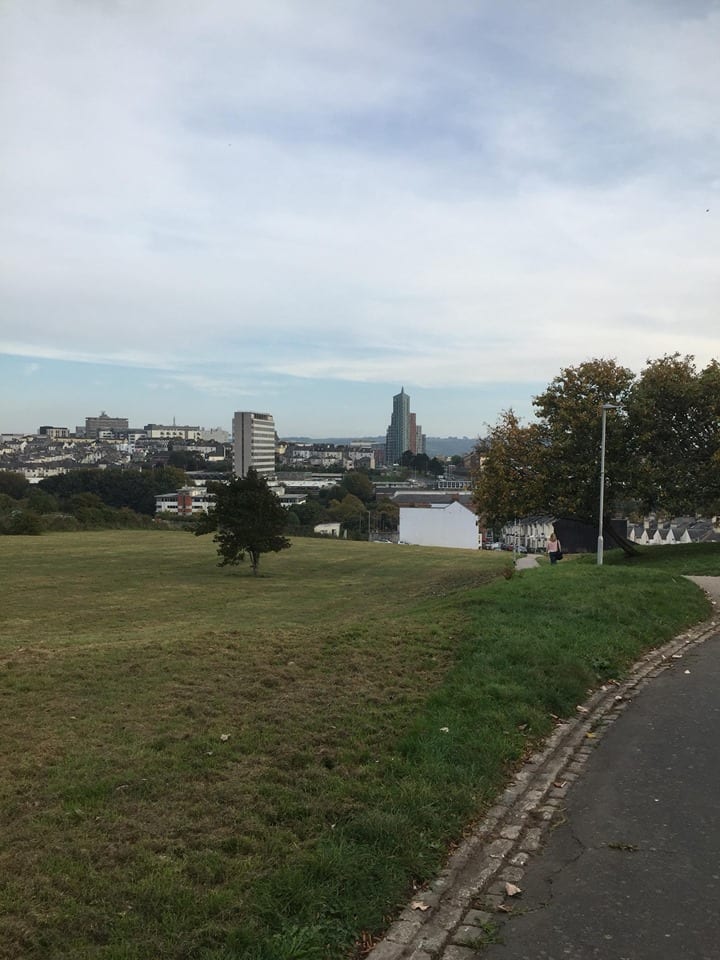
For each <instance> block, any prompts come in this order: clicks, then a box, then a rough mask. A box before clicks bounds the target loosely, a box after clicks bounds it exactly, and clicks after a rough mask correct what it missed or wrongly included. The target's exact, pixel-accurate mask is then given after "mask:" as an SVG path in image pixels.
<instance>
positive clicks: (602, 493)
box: [597, 403, 618, 567]
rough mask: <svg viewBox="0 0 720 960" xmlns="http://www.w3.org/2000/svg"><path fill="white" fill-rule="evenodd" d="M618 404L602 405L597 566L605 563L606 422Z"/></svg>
mask: <svg viewBox="0 0 720 960" xmlns="http://www.w3.org/2000/svg"><path fill="white" fill-rule="evenodd" d="M617 409H618V404H617V403H604V404H603V405H602V438H601V440H600V518H599V521H598V540H597V565H598V566H599V567H601V566H602V562H603V547H604V542H603V510H604V507H605V420H606V418H607V412H608V410H617Z"/></svg>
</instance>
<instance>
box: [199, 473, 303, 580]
mask: <svg viewBox="0 0 720 960" xmlns="http://www.w3.org/2000/svg"><path fill="white" fill-rule="evenodd" d="M208 492H209V493H211V494H213V496H214V498H215V505H214V507H213V509H211V510H210V511H209V513H208V514H207V515H206V516H205V517H203V518H202V519H201V520H200V522H199V523H198V527H197V529H196V531H195V532H196V535H197V536H201V535H203V534H205V533H212V532H213V531H215V537H214V538H213V540H214V542H215V543H217V545H218V555H219V556H220V561H219V564H218V565H219V566H221V567H224V566H226V565H235V564H238V563H242V562H243V561H244V559H245V557H246V556H248V557H249V558H250V564H251V566H252V571H253V574H255V575H257V572H258V567H259V564H260V557H261V556H262V554H263V553H278V552H279V551H280V550H286V549H287V548H288V547H289V546H290V545H291V544H290V541H289V540H288V539H287V538H286V537H284V536H283V533H284V532H285V530H286V529H287V525H288V516H287V513H286V511H285V508H284V507H283V505H282V504H281V503H280V500H279V499H278V498H277V497H276V496H275V494H274V493H273V492H272V490H271V489H270V487H269V486H268V483H267V480H266V479H265V478H264V477H261V476H260V475H259V474H258V473H257V471H256V470H254V469H252V468H251V469H250V470H248V472H247V476H245V477H235V478H233V479H232V480H230V482H229V483H215V482H211V483H209V484H208Z"/></svg>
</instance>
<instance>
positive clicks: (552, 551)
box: [546, 530, 562, 564]
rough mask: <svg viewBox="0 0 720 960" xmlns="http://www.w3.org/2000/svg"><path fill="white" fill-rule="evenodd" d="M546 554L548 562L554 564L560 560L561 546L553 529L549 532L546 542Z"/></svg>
mask: <svg viewBox="0 0 720 960" xmlns="http://www.w3.org/2000/svg"><path fill="white" fill-rule="evenodd" d="M546 549H547V555H548V557H550V563H551V564H555V563H557V562H558V560H562V548H561V547H560V541H559V540H558V538H557V537H556V536H555V531H554V530H553V532H552V533H551V534H550V537H549V539H548V542H547V544H546Z"/></svg>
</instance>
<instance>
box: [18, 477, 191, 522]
mask: <svg viewBox="0 0 720 960" xmlns="http://www.w3.org/2000/svg"><path fill="white" fill-rule="evenodd" d="M186 483H187V477H186V475H185V473H184V471H182V470H179V469H177V468H176V467H156V468H152V469H147V470H121V469H115V468H111V469H107V470H98V469H90V468H86V469H82V470H70V471H68V473H64V474H58V476H55V477H47V478H46V479H44V480H41V481H40V482H39V483H38V484H31V483H29V482H28V480H27V479H26V478H25V477H24V476H23V475H22V474H19V473H11V472H3V471H0V534H3V533H4V534H36V533H42V532H44V531H45V530H88V529H98V528H114V527H121V528H125V527H146V526H151V525H152V522H153V520H152V518H153V517H154V515H155V496H156V495H157V494H160V493H169V492H170V491H172V490H177V488H178V487H181V486H183V485H184V484H186Z"/></svg>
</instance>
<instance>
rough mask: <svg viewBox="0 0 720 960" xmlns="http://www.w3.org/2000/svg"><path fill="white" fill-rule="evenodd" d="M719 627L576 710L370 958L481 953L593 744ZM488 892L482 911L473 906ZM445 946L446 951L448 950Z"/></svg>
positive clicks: (665, 651)
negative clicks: (637, 697)
mask: <svg viewBox="0 0 720 960" xmlns="http://www.w3.org/2000/svg"><path fill="white" fill-rule="evenodd" d="M719 629H720V619H718V618H714V619H712V620H710V621H706V622H705V623H703V624H701V625H699V626H697V627H694V628H692V629H690V630H688V631H686V632H685V633H683V634H680V635H679V636H678V637H676V638H675V639H674V640H671V641H670V642H669V643H667V644H665V645H664V646H663V647H660V648H659V649H656V650H652V651H651V652H650V653H648V654H646V656H644V657H643V658H642V659H641V660H639V661H638V662H637V663H636V664H635V665H634V666H633V667H632V669H631V671H630V674H629V676H628V678H627V679H626V680H625V681H623V682H621V683H617V684H615V683H613V684H608V685H606V686H604V687H602V688H601V689H600V690H597V691H596V692H595V693H594V694H593V695H592V696H591V697H590V698H589V699H588V700H587V701H586V702H585V703H584V704H583V705H581V706H578V708H577V709H578V715H577V716H576V717H574V718H572V719H570V720H566V721H562V722H560V723H559V724H558V725H557V727H556V728H555V730H554V731H553V733H552V734H551V735H550V736H549V737H548V738H547V740H545V742H544V745H543V748H542V749H541V750H540V751H538V752H537V753H535V754H533V755H532V756H531V757H530V758H529V760H528V761H527V762H526V763H525V764H524V765H523V768H522V770H520V771H519V772H518V773H517V774H516V776H515V777H514V779H513V780H512V782H511V783H510V785H509V786H508V787H507V788H506V789H505V790H504V792H503V793H502V794H501V795H500V796H499V798H498V800H497V802H496V804H495V805H494V806H493V807H492V808H491V809H489V810H488V811H487V814H486V815H485V817H484V819H483V820H482V821H481V822H480V823H478V824H477V826H476V827H475V828H474V830H473V832H472V833H471V835H470V836H469V837H467V838H466V839H465V840H463V842H462V843H461V845H460V846H459V847H458V849H457V850H456V851H455V852H454V853H453V854H452V855H451V857H450V858H449V860H448V862H447V864H446V866H445V868H444V869H443V870H442V871H441V873H440V874H439V875H438V877H437V878H436V879H435V880H433V881H432V882H431V883H430V884H429V886H428V887H427V889H425V890H423V891H421V892H419V893H418V894H417V895H416V896H415V897H414V898H413V899H412V901H411V902H410V903H409V904H408V906H406V907H405V909H404V910H403V912H402V913H401V914H400V917H399V919H398V920H396V921H395V923H393V924H392V926H391V927H390V929H389V930H388V932H387V934H386V936H385V938H384V939H383V940H382V941H380V942H379V943H378V944H377V945H376V946H375V947H374V948H373V949H372V950H371V951H370V953H369V954H368V960H434V958H441V960H464V958H468V960H469V958H471V957H473V956H477V954H476V953H475V950H474V949H468V948H469V947H470V944H474V945H476V944H477V943H478V942H480V941H481V940H482V937H483V934H484V933H485V930H484V929H483V927H484V925H487V923H488V922H489V921H490V920H491V917H492V913H493V912H497V911H498V910H500V911H502V910H503V909H506V903H507V901H508V900H509V896H508V892H507V888H506V884H517V883H518V881H519V880H520V879H521V878H522V876H523V874H524V868H525V865H526V864H527V862H528V860H529V859H530V855H531V854H532V853H534V852H535V851H536V850H538V849H539V848H540V846H541V843H542V841H543V838H544V837H545V835H546V834H547V832H548V830H549V828H550V826H551V824H552V821H553V820H554V819H556V817H557V815H558V812H559V808H560V807H561V806H562V803H563V800H564V797H565V795H566V793H567V791H568V789H569V788H570V787H571V785H572V783H573V782H574V781H575V780H577V779H578V776H579V775H580V773H581V772H582V769H583V765H584V764H585V763H586V761H587V759H588V757H589V756H590V754H591V752H592V750H593V748H594V747H595V746H596V745H597V742H598V740H599V739H600V737H601V736H602V734H603V733H604V731H605V729H606V728H607V727H608V726H609V724H611V723H612V722H613V721H614V720H615V719H616V718H617V717H618V716H619V715H620V713H621V712H622V711H623V710H624V709H625V708H626V707H627V705H628V703H629V702H630V701H631V700H632V699H633V696H634V695H635V694H636V693H637V692H638V690H639V689H640V688H642V687H643V686H644V685H645V684H646V683H647V682H648V681H649V680H651V679H652V678H653V677H655V676H657V675H658V674H660V673H662V672H663V671H664V670H666V669H667V668H668V667H669V666H671V665H672V664H674V663H677V662H679V661H680V660H681V659H682V657H683V654H684V652H685V651H686V650H688V649H689V648H691V647H693V646H695V645H697V644H700V643H703V642H704V641H705V640H707V639H708V638H709V637H711V636H713V635H714V634H716V633H717V632H718V630H719ZM479 898H482V904H481V905H482V907H483V909H482V910H478V909H473V906H474V905H477V903H478V902H479ZM446 948H447V949H446Z"/></svg>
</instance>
